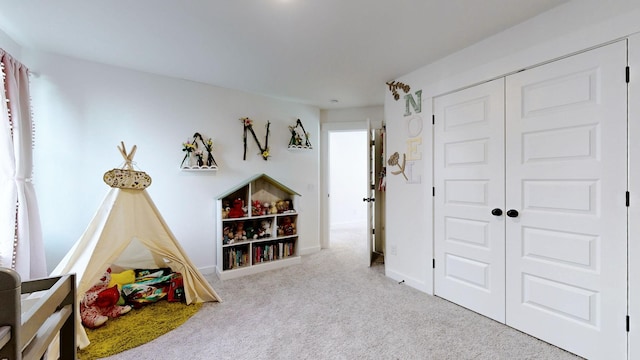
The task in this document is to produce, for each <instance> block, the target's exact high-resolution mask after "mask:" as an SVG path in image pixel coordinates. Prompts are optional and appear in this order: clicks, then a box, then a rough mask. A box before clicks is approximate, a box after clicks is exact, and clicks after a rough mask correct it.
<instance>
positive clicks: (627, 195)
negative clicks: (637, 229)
mask: <svg viewBox="0 0 640 360" xmlns="http://www.w3.org/2000/svg"><path fill="white" fill-rule="evenodd" d="M629 196H630V195H629V192H628V191H627V192H626V194H625V203H626V205H627V207H629Z"/></svg>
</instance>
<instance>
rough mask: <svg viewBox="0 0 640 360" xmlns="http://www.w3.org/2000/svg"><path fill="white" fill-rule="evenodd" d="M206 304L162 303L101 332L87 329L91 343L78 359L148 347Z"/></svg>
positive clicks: (133, 313)
mask: <svg viewBox="0 0 640 360" xmlns="http://www.w3.org/2000/svg"><path fill="white" fill-rule="evenodd" d="M200 307H202V303H197V304H191V305H185V304H184V303H180V302H168V301H159V302H157V303H155V304H151V305H147V306H145V307H143V308H140V309H133V310H131V311H130V312H129V313H127V314H125V315H123V316H121V317H119V318H117V319H110V320H109V321H107V323H106V325H104V326H102V327H100V328H97V329H93V330H92V329H87V336H88V337H89V341H91V343H90V344H89V346H87V347H86V348H84V349H81V350H78V359H80V360H93V359H100V358H104V357H107V356H111V355H114V354H117V353H120V352H122V351H125V350H129V349H132V348H134V347H136V346H140V345H142V344H145V343H147V342H149V341H151V340H153V339H155V338H157V337H159V336H161V335H163V334H166V333H167V332H169V331H171V330H173V329H175V328H177V327H178V326H180V325H182V324H183V323H184V322H185V321H187V320H188V319H189V318H190V317H191V316H193V315H194V314H195V313H196V312H198V310H199V309H200Z"/></svg>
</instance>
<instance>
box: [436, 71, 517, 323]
mask: <svg viewBox="0 0 640 360" xmlns="http://www.w3.org/2000/svg"><path fill="white" fill-rule="evenodd" d="M434 114H435V129H434V168H435V169H436V170H435V171H434V186H435V198H434V207H435V208H434V247H435V248H434V258H435V262H436V267H435V270H434V274H435V275H434V291H435V294H436V295H437V296H440V297H443V298H445V299H448V300H451V301H453V302H455V303H457V304H459V305H462V306H464V307H467V308H469V309H471V310H474V311H476V312H478V313H480V314H483V315H485V316H488V317H490V318H492V319H495V320H497V321H500V322H504V315H505V304H504V299H505V293H504V276H505V275H504V256H505V255H504V251H505V250H504V231H505V229H504V214H502V215H500V214H498V212H502V211H504V202H505V201H504V79H499V80H494V81H491V82H488V83H485V84H481V85H478V86H474V87H472V88H469V89H466V90H462V91H459V92H456V93H453V94H449V95H445V96H441V97H438V98H435V99H434ZM493 209H497V210H495V211H494V212H495V213H496V215H492V210H493Z"/></svg>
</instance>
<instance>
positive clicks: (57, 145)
mask: <svg viewBox="0 0 640 360" xmlns="http://www.w3.org/2000/svg"><path fill="white" fill-rule="evenodd" d="M0 45H3V43H2V38H0ZM21 60H22V62H24V63H25V64H26V65H27V66H28V67H29V68H30V69H31V70H32V71H35V72H36V73H37V74H38V75H37V76H35V77H33V78H32V80H31V90H32V101H33V113H34V118H35V123H36V146H35V158H34V162H35V175H34V176H35V186H36V190H37V195H38V201H39V206H40V212H41V218H42V226H43V235H44V241H45V246H46V253H47V262H48V267H49V269H51V268H53V267H54V266H55V265H56V264H57V263H58V262H59V260H60V259H61V257H62V256H63V255H64V254H65V253H66V252H67V251H68V250H69V248H70V247H71V245H72V244H73V243H74V242H75V241H76V240H77V239H78V238H79V236H80V235H81V234H82V232H83V231H84V229H85V227H86V226H87V224H88V223H89V221H90V219H91V218H92V217H93V215H94V213H95V211H96V210H97V209H98V207H99V205H100V204H101V202H102V200H103V197H104V195H105V194H106V193H107V191H108V187H107V185H106V184H104V183H103V181H102V175H103V173H104V172H105V171H107V170H110V169H112V168H115V167H120V166H121V165H122V164H123V159H122V157H121V155H120V154H119V152H118V150H117V148H116V146H117V145H118V144H119V143H120V141H121V140H122V141H124V142H125V144H126V146H127V147H128V148H130V147H131V146H133V145H134V144H135V145H137V146H138V151H137V153H136V155H135V159H134V161H135V162H136V164H137V167H138V168H139V169H141V170H143V171H146V172H147V173H148V174H150V175H151V177H152V179H153V183H152V185H151V187H149V189H148V192H149V194H150V195H151V197H152V198H153V200H154V202H155V203H156V206H157V207H158V209H159V210H160V212H161V213H162V215H163V217H164V219H165V221H166V222H167V224H168V225H169V227H170V228H171V229H172V231H173V233H174V234H175V235H176V237H177V238H178V240H179V241H180V242H181V244H182V246H183V247H184V248H185V250H186V252H187V254H188V255H189V256H190V257H191V260H192V261H193V262H194V263H195V264H196V266H198V267H200V268H201V269H202V270H203V271H205V272H208V271H213V269H214V266H215V261H216V260H215V259H216V245H215V241H216V240H215V239H216V236H215V234H216V231H217V230H216V221H215V219H216V213H215V211H217V209H214V207H215V206H214V205H215V199H216V197H217V195H219V194H221V193H223V192H225V191H226V190H227V189H228V188H230V187H232V186H235V185H237V184H239V183H241V182H242V181H243V180H245V179H247V178H249V177H250V176H252V175H254V174H257V173H266V174H268V175H270V176H271V177H273V178H275V179H276V180H278V181H281V182H282V183H283V184H285V185H287V186H288V187H290V188H292V189H294V190H295V191H297V192H298V193H300V194H301V195H302V196H301V197H300V199H299V201H298V209H297V210H298V211H299V212H300V217H299V220H298V229H299V234H300V237H299V238H300V243H299V250H300V252H301V253H308V252H313V251H317V250H319V249H320V245H319V223H320V221H319V216H320V215H319V214H320V212H319V209H318V206H317V204H318V203H319V189H320V186H319V152H318V147H317V146H316V147H315V148H314V150H311V151H304V152H303V151H297V152H290V151H288V150H287V144H288V142H289V138H290V132H289V129H288V126H289V125H295V122H296V119H298V118H300V119H301V120H302V122H303V124H304V126H305V129H306V130H307V131H308V132H310V133H311V139H316V140H317V139H319V113H320V112H319V109H317V108H315V107H311V106H306V105H299V104H294V103H289V102H284V101H280V100H274V99H271V98H266V97H262V96H256V95H250V94H247V93H242V92H238V91H233V90H228V89H223V88H218V87H213V86H208V85H204V84H200V83H195V82H190V81H183V80H178V79H172V78H167V77H162V76H156V75H151V74H147V73H141V72H136V71H130V70H125V69H121V68H116V67H111V66H105V65H101V64H97V63H91V62H86V61H78V60H74V59H70V58H67V57H61V56H56V55H51V54H45V53H40V52H32V51H29V50H26V49H24V50H23V56H22V59H21ZM245 116H247V117H250V118H251V119H253V120H254V129H255V131H256V133H257V135H258V138H259V139H261V141H262V143H263V144H264V135H265V125H266V122H267V120H268V121H271V136H270V137H269V145H270V148H271V155H272V158H271V159H269V160H268V161H264V160H262V158H261V157H260V156H258V155H257V154H258V152H259V150H258V147H257V146H256V144H255V143H254V141H253V140H252V139H251V138H250V139H249V143H248V151H247V160H246V161H243V160H242V153H243V137H242V134H243V125H242V123H241V121H240V120H239V119H240V118H241V117H245ZM194 132H200V133H202V134H203V135H205V136H208V137H212V138H213V142H214V146H213V148H214V151H213V153H214V157H215V159H216V162H217V163H218V166H219V170H218V172H217V173H193V172H181V171H179V169H178V167H179V165H180V162H181V160H182V157H183V155H184V153H183V152H182V151H181V149H182V146H181V144H182V142H184V141H186V140H187V139H188V138H191V136H192V135H193V133H194ZM312 143H313V141H312ZM314 145H317V144H314Z"/></svg>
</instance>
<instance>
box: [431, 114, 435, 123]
mask: <svg viewBox="0 0 640 360" xmlns="http://www.w3.org/2000/svg"><path fill="white" fill-rule="evenodd" d="M431 124H432V125H435V124H436V115H435V114H433V115H431Z"/></svg>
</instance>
